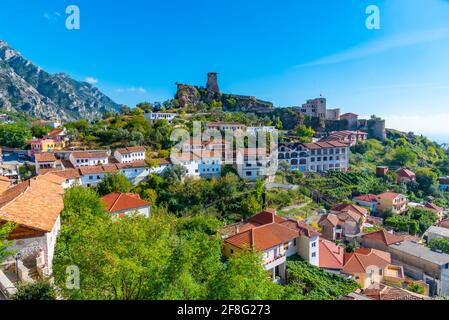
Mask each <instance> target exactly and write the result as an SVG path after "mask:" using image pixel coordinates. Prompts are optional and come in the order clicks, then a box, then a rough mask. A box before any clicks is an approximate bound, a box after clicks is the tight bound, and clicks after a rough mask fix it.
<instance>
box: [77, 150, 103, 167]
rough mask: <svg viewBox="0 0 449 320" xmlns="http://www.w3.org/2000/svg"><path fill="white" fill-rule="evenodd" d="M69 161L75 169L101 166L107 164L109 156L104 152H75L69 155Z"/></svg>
mask: <svg viewBox="0 0 449 320" xmlns="http://www.w3.org/2000/svg"><path fill="white" fill-rule="evenodd" d="M69 160H70V162H71V163H72V165H73V166H74V167H75V168H80V167H88V166H96V165H103V164H108V163H109V154H108V153H107V152H104V151H101V152H93V151H76V152H72V153H71V154H70V157H69Z"/></svg>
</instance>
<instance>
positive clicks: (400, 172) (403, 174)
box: [396, 168, 416, 179]
mask: <svg viewBox="0 0 449 320" xmlns="http://www.w3.org/2000/svg"><path fill="white" fill-rule="evenodd" d="M396 174H397V175H398V176H400V177H404V178H409V179H414V178H416V174H415V173H414V172H413V171H411V170H409V169H407V168H401V169H399V170H397V171H396Z"/></svg>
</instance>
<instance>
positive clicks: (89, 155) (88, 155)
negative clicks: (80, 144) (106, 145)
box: [72, 151, 109, 159]
mask: <svg viewBox="0 0 449 320" xmlns="http://www.w3.org/2000/svg"><path fill="white" fill-rule="evenodd" d="M72 156H73V157H74V158H75V159H97V158H108V157H109V155H108V154H107V153H106V152H88V151H75V152H72Z"/></svg>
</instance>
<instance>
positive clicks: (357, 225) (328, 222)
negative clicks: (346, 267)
mask: <svg viewBox="0 0 449 320" xmlns="http://www.w3.org/2000/svg"><path fill="white" fill-rule="evenodd" d="M367 216H368V211H367V210H366V209H364V208H362V207H359V206H357V205H353V204H341V205H338V206H335V207H333V208H332V209H331V210H330V212H329V214H326V215H324V216H322V217H321V218H320V220H319V222H318V225H319V226H320V228H321V233H322V235H323V237H324V238H325V239H328V240H332V241H336V240H342V239H344V238H345V237H347V236H354V235H357V234H359V233H360V232H362V231H363V226H364V223H365V221H366V218H367Z"/></svg>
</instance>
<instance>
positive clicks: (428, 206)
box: [424, 202, 444, 213]
mask: <svg viewBox="0 0 449 320" xmlns="http://www.w3.org/2000/svg"><path fill="white" fill-rule="evenodd" d="M424 207H425V208H426V209H430V210H433V211H436V212H438V213H440V212H443V211H444V209H443V208H441V207H439V206H437V205H436V204H434V203H430V202H426V204H425V205H424Z"/></svg>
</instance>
